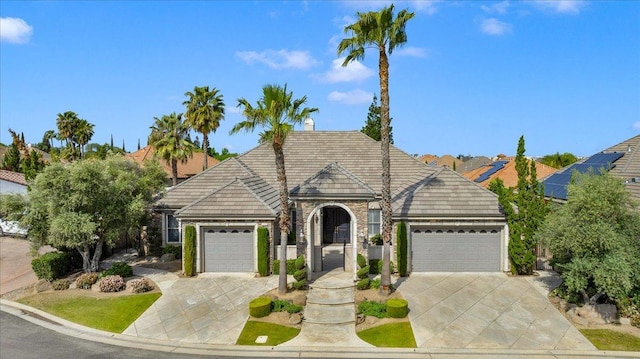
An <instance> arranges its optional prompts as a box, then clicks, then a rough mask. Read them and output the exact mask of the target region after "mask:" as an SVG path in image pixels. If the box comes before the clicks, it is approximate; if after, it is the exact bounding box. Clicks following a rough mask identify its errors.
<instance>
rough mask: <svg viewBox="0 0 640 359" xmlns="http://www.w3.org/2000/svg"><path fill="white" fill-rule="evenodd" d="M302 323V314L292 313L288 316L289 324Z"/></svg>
mask: <svg viewBox="0 0 640 359" xmlns="http://www.w3.org/2000/svg"><path fill="white" fill-rule="evenodd" d="M300 323H302V314H300V313H293V314H291V315H290V316H289V324H300Z"/></svg>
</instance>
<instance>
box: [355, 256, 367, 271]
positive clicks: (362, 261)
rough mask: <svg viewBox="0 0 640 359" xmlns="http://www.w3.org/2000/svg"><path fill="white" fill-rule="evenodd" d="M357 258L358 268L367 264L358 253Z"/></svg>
mask: <svg viewBox="0 0 640 359" xmlns="http://www.w3.org/2000/svg"><path fill="white" fill-rule="evenodd" d="M357 259H358V268H364V267H366V266H367V259H366V258H365V257H364V256H363V255H362V254H360V253H358V256H357Z"/></svg>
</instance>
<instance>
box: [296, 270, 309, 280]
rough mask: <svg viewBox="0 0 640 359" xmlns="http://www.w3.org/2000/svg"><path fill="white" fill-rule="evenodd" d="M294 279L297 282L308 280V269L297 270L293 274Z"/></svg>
mask: <svg viewBox="0 0 640 359" xmlns="http://www.w3.org/2000/svg"><path fill="white" fill-rule="evenodd" d="M293 278H294V279H295V280H297V281H301V280H303V279H307V268H303V269H300V270H297V271H295V272H294V273H293Z"/></svg>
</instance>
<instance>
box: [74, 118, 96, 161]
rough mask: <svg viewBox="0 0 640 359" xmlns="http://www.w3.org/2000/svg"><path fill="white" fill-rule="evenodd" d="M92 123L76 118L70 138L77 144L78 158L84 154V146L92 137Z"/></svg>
mask: <svg viewBox="0 0 640 359" xmlns="http://www.w3.org/2000/svg"><path fill="white" fill-rule="evenodd" d="M93 127H94V124H92V123H89V121H87V120H83V119H78V120H77V122H76V124H75V129H74V130H75V132H74V133H73V136H72V139H73V141H74V142H75V143H77V144H78V149H79V150H80V158H82V157H83V155H84V147H85V146H86V144H87V143H89V141H91V138H92V137H93V134H94V131H93Z"/></svg>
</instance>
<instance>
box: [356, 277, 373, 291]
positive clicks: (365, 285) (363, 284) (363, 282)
mask: <svg viewBox="0 0 640 359" xmlns="http://www.w3.org/2000/svg"><path fill="white" fill-rule="evenodd" d="M370 285H371V280H370V279H369V278H365V279H360V280H359V281H358V283H356V288H357V289H358V290H365V289H369V286H370Z"/></svg>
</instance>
